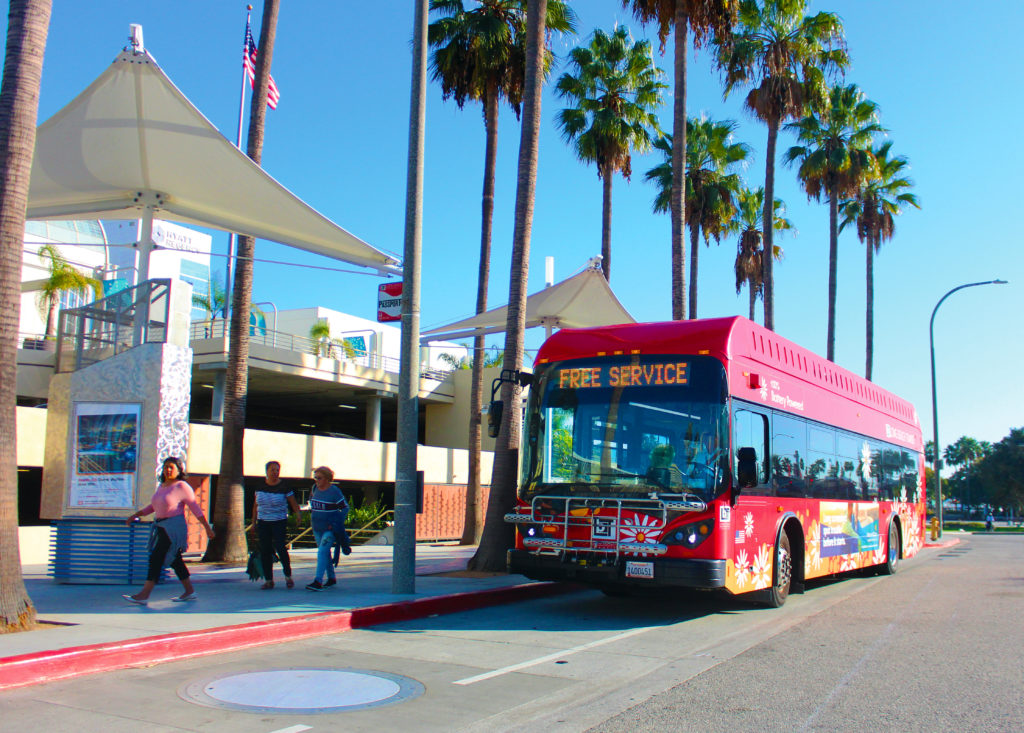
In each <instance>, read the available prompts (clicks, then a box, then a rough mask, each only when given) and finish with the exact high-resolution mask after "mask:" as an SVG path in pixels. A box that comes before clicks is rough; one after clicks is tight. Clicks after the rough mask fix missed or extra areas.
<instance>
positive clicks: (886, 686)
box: [0, 536, 1024, 733]
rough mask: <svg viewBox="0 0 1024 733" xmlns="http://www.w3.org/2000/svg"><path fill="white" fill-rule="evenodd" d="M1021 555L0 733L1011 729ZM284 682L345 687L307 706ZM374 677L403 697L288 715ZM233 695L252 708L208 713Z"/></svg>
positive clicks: (435, 642) (20, 718)
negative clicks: (770, 603)
mask: <svg viewBox="0 0 1024 733" xmlns="http://www.w3.org/2000/svg"><path fill="white" fill-rule="evenodd" d="M1022 556H1024V536H1016V537H999V536H975V537H966V538H965V540H964V542H963V543H961V544H960V545H957V546H954V547H952V548H948V549H929V550H926V551H925V552H924V553H922V555H921V556H920V557H919V558H917V559H915V560H913V561H910V562H906V563H904V564H903V565H902V566H901V569H900V572H899V573H898V574H897V575H896V576H894V577H883V578H879V577H872V578H865V577H851V578H848V579H844V580H842V581H838V582H833V581H826V582H823V583H818V584H816V585H814V586H813V587H810V588H809V589H808V592H806V593H804V594H802V595H794V596H791V597H790V599H789V601H788V602H787V603H786V605H785V606H784V607H783V608H781V609H765V608H759V607H755V606H751V605H749V604H747V603H743V602H740V601H737V600H735V599H728V598H721V597H717V596H710V595H707V594H681V595H677V596H674V597H671V598H658V597H635V598H628V599H608V598H605V597H604V596H602V595H601V594H599V593H596V592H593V591H584V592H580V593H575V594H569V595H565V596H559V597H555V598H548V599H544V600H538V601H533V602H527V603H519V604H513V605H508V606H503V607H498V608H490V609H484V610H479V611H473V612H467V613H460V614H453V615H448V616H439V617H435V618H429V619H422V620H420V621H412V622H406V623H402V624H395V625H391V626H380V627H375V628H372V629H363V630H358V631H352V632H348V633H344V634H334V635H329V636H324V637H321V638H318V639H314V640H306V641H302V642H294V643H288V644H279V645H274V646H268V647H263V648H260V649H255V650H250V651H246V652H239V653H232V654H224V655H217V656H213V657H205V658H202V659H196V660H191V661H187V662H180V663H174V664H166V665H160V666H156V667H151V668H146V669H131V670H122V671H118V672H112V673H109V674H103V675H94V676H90V677H83V678H80V679H77V680H69V681H65V682H56V683H52V684H48V685H39V686H35V687H30V688H23V689H19V690H12V691H9V692H4V693H0V710H2V713H0V730H3V731H6V730H26V729H43V730H46V729H56V730H62V729H67V728H70V727H72V726H73V727H74V728H75V729H76V730H84V731H93V730H96V731H100V730H102V731H138V730H147V731H148V730H167V731H180V730H191V731H212V730H216V731H267V732H268V733H271V732H281V733H283V732H284V731H287V732H288V733H298V732H299V731H305V730H317V731H331V730H345V731H374V733H380V732H381V731H392V730H399V731H452V730H464V731H487V733H491V732H492V731H501V730H509V731H511V730H516V731H520V730H523V729H535V730H544V731H584V730H588V729H592V730H597V731H625V730H628V731H634V730H668V731H690V730H693V731H698V730H699V731H719V730H720V731H730V732H735V731H747V730H750V731H754V730H757V731H762V730H787V731H790V730H824V729H828V730H865V729H876V730H877V729H901V730H911V731H913V730H922V731H924V730H927V731H944V730H950V731H952V730H957V731H963V730H1008V731H1009V730H1015V731H1016V730H1024V696H1022V691H1024V665H1022V663H1021V655H1020V652H1021V650H1022V649H1024V644H1022V642H1024V624H1022V622H1021V616H1020V611H1021V609H1022V608H1024V606H1022V603H1021V598H1022V595H1024V571H1022V569H1021V558H1022ZM297 670H330V671H333V672H337V671H339V670H341V671H344V673H345V674H347V675H348V676H347V677H345V678H343V679H338V680H335V681H332V682H329V683H326V684H325V683H322V682H321V683H317V684H322V685H323V686H322V687H318V688H317V691H316V693H315V694H310V690H312V689H313V688H312V685H313V684H314V682H308V681H306V680H305V678H303V680H302V681H299V682H298V683H296V682H295V680H293V679H292V677H289V675H292V676H294V675H305V674H307V673H305V672H299V671H297ZM268 673H272V674H277V673H280V674H281V675H284V676H283V677H282V676H278V677H270V678H269V679H270V680H271V681H270V682H267V679H268V678H267V677H261V676H260V675H266V674H268ZM243 675H244V677H243ZM374 675H381V676H383V677H386V679H384V681H383V682H381V680H380V679H379V678H376V677H374ZM367 677H369V678H371V679H374V680H375V681H376V682H377V683H379V684H378V687H380V686H386V685H387V684H392V685H393V686H394V687H396V688H397V687H399V686H401V687H402V692H401V694H398V695H396V697H394V698H391V699H390V702H391V704H385V705H377V706H372V707H362V708H358V709H355V708H352V709H341V710H339V709H335V710H333V711H330V712H319V713H313V712H312V711H309V712H305V713H304V712H301V711H297V710H296V709H295V708H303V707H305V706H307V705H312V706H313V707H315V706H316V705H315V702H314V703H307V702H300V698H301V699H302V700H306V699H307V698H312V699H313V700H314V701H317V700H326V699H327V698H329V697H332V695H336V694H341V693H348V692H350V691H352V690H355V689H359V690H361V689H363V688H362V682H363V680H365V679H366V678H367ZM238 680H244V682H241V683H239V682H237V681H238ZM403 680H404V681H405V682H403ZM229 683H232V684H236V686H237V687H239V688H243V691H244V692H245V693H246V694H248V695H250V697H253V698H256V699H259V700H261V701H262V702H261V706H262V707H263V709H260V710H255V711H243V710H240V709H238V708H237V706H235V707H232V706H231V705H225V704H222V703H218V701H217V700H213V701H212V702H211V700H210V699H209V696H207V695H206V692H207V691H218V690H222V689H226V688H227V686H228V684H229ZM290 685H294V686H291V687H289V686H290ZM330 685H333V687H331V686H330ZM218 694H219V693H218ZM275 705H276V706H277V707H276V708H275ZM282 705H284V706H285V707H289V708H292V709H290V710H282V709H281V706H282Z"/></svg>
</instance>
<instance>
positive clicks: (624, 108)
mask: <svg viewBox="0 0 1024 733" xmlns="http://www.w3.org/2000/svg"><path fill="white" fill-rule="evenodd" d="M568 64H569V71H566V72H565V73H564V74H562V76H561V77H560V78H559V80H558V84H557V85H556V87H555V88H556V91H557V92H558V96H560V97H561V98H562V99H564V100H566V101H568V103H569V104H571V105H572V106H570V107H568V108H566V109H563V110H562V111H560V112H559V113H558V116H557V117H556V118H555V122H556V124H557V125H558V127H559V129H560V130H561V131H562V137H563V138H564V139H565V141H566V142H568V143H570V144H571V145H572V146H573V148H574V149H575V152H576V156H577V157H578V158H579V159H580V160H582V161H585V162H588V163H594V164H595V165H596V166H597V177H598V178H600V179H601V181H602V183H603V186H602V206H601V257H602V259H601V268H602V269H603V271H604V276H605V279H606V280H610V279H611V266H612V180H613V179H614V177H615V174H616V173H621V174H622V176H623V178H625V179H626V180H627V181H628V180H629V179H630V176H631V175H632V172H633V170H632V156H631V153H632V152H633V151H634V150H635V151H636V152H638V153H645V152H647V151H648V150H650V149H651V132H652V131H653V132H659V130H658V118H657V116H656V115H655V114H654V110H655V108H657V107H658V106H659V105H660V104H661V101H662V97H661V92H662V90H663V89H665V84H663V83H662V81H661V79H662V78H663V77H664V73H663V72H662V71H661V69H659V68H658V67H657V66H655V65H654V61H653V58H652V55H651V44H650V42H649V41H636V42H634V41H633V39H632V38H631V37H630V35H629V29H628V28H625V27H619V28H616V29H615V31H614V32H613V33H612V34H611V35H608V34H607V33H605V32H604V31H602V30H595V31H594V34H593V36H592V37H591V40H590V44H589V45H587V46H578V47H577V48H574V49H573V50H572V51H571V52H570V53H569V60H568Z"/></svg>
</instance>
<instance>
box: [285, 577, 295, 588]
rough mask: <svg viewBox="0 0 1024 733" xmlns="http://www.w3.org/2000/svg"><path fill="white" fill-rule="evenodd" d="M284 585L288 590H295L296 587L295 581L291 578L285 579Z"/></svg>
mask: <svg viewBox="0 0 1024 733" xmlns="http://www.w3.org/2000/svg"><path fill="white" fill-rule="evenodd" d="M284 584H285V586H286V587H288V588H294V587H295V581H294V580H292V579H291V578H285V579H284Z"/></svg>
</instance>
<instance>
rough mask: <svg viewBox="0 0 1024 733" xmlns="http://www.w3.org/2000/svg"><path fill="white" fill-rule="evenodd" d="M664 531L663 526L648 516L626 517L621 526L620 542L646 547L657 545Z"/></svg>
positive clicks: (635, 515)
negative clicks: (635, 543)
mask: <svg viewBox="0 0 1024 733" xmlns="http://www.w3.org/2000/svg"><path fill="white" fill-rule="evenodd" d="M662 529H664V527H663V526H662V524H661V523H660V522H659V521H658V520H657V519H655V518H654V517H650V516H648V515H646V514H634V515H633V516H632V517H626V518H625V521H624V522H623V523H622V524H621V525H620V526H619V542H637V543H640V544H644V545H654V544H657V542H658V538H659V537H661V531H662Z"/></svg>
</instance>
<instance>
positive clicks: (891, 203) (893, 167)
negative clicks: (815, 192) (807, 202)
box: [839, 141, 921, 380]
mask: <svg viewBox="0 0 1024 733" xmlns="http://www.w3.org/2000/svg"><path fill="white" fill-rule="evenodd" d="M891 150H892V142H891V141H890V142H885V143H882V144H881V145H880V146H878V147H876V148H873V149H872V150H871V153H872V155H873V156H874V158H875V163H876V165H877V167H878V175H877V176H875V177H872V178H871V179H869V180H868V181H867V183H866V184H865V185H864V186H863V187H861V188H860V190H858V191H857V192H856V195H855V197H854V198H852V199H849V200H847V201H844V202H843V203H842V204H841V205H840V209H841V213H842V214H843V221H842V224H840V226H839V231H842V230H843V229H844V228H845V227H846V226H847V225H849V224H856V225H857V238H858V239H860V241H861V242H863V243H864V244H865V245H866V246H865V249H866V251H867V266H866V271H867V309H866V310H867V324H866V339H867V341H866V344H865V362H866V363H865V366H864V377H865V378H866V379H868V380H870V379H871V366H872V361H873V359H874V351H875V341H874V334H875V308H874V303H875V269H874V255H875V253H877V252H878V251H879V250H880V249H881V247H882V243H883V242H888V241H890V240H891V239H892V237H893V234H894V233H895V231H896V223H895V217H897V216H899V215H900V214H901V213H903V208H902V207H903V206H913V207H914V208H915V209H920V208H921V207H920V206H919V205H918V203H917V196H915V195H914V194H912V193H910V192H909V191H908V189H909V188H911V187H912V186H913V185H914V182H913V181H911V180H910V179H909V178H907V177H906V175H905V172H906V169H907V168H909V167H910V164H909V163H908V162H907V159H906V158H904V157H903V156H894V157H889V153H890V151H891Z"/></svg>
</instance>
